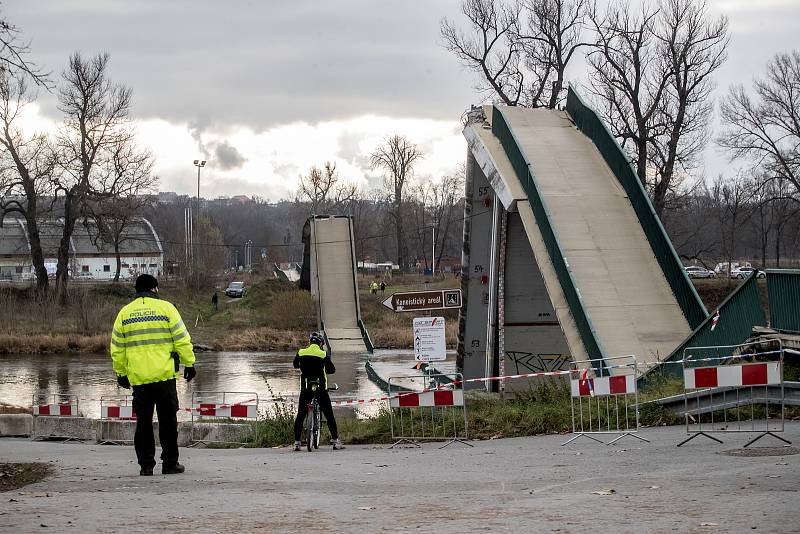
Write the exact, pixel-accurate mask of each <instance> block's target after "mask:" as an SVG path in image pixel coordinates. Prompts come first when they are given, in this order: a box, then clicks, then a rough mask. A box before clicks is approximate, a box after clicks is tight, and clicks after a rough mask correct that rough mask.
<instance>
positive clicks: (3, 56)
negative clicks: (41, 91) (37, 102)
mask: <svg viewBox="0 0 800 534" xmlns="http://www.w3.org/2000/svg"><path fill="white" fill-rule="evenodd" d="M29 55H30V44H29V43H28V42H27V41H23V40H22V39H21V38H20V30H19V28H17V27H16V26H14V25H13V24H11V23H10V22H8V21H7V20H5V19H0V72H3V73H5V74H8V73H14V75H15V76H17V77H20V78H24V77H28V78H29V79H31V80H33V82H34V83H35V84H36V85H38V86H41V87H45V88H48V89H49V88H50V85H51V84H50V81H49V79H48V76H49V73H48V72H45V71H43V70H42V68H41V67H39V66H38V65H37V64H36V63H34V62H33V61H31V60H30V59H29V58H28V56H29Z"/></svg>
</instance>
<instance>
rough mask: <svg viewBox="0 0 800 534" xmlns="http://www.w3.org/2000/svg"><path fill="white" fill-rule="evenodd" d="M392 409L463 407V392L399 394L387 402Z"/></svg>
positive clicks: (442, 391)
mask: <svg viewBox="0 0 800 534" xmlns="http://www.w3.org/2000/svg"><path fill="white" fill-rule="evenodd" d="M389 406H391V407H392V408H413V407H428V406H464V390H461V389H457V390H441V391H426V392H423V393H400V394H398V395H395V396H393V397H392V398H391V399H390V400H389Z"/></svg>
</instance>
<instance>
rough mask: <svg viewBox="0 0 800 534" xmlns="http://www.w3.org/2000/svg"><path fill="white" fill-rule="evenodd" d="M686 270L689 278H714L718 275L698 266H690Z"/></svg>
mask: <svg viewBox="0 0 800 534" xmlns="http://www.w3.org/2000/svg"><path fill="white" fill-rule="evenodd" d="M684 269H685V270H686V274H687V275H688V276H689V278H714V277H716V276H717V273H715V272H714V271H709V270H708V269H706V268H705V267H700V266H698V265H690V266H688V267H684Z"/></svg>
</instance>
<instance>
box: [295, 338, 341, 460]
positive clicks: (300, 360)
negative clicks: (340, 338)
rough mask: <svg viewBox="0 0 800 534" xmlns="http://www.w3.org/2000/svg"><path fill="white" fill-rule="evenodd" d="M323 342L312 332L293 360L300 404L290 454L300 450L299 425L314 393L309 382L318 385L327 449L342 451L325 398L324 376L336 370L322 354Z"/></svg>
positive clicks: (301, 425)
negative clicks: (325, 423)
mask: <svg viewBox="0 0 800 534" xmlns="http://www.w3.org/2000/svg"><path fill="white" fill-rule="evenodd" d="M324 347H325V339H324V338H323V337H322V334H320V333H319V332H312V333H311V336H309V345H308V347H306V348H304V349H300V350H298V351H297V354H295V356H294V362H293V365H294V368H295V369H300V400H299V401H298V405H297V417H296V418H295V420H294V450H295V451H299V450H300V434H301V432H302V431H303V421H305V418H306V411H307V409H308V403H309V402H311V399H313V396H314V392H313V391H312V390H311V385H310V382H311V381H312V380H318V381H319V387H318V388H317V391H316V395H317V402H319V407H320V409H321V410H322V413H323V415H325V420H326V421H327V422H328V430H330V433H331V445H333V450H335V451H336V450H339V449H344V446H343V445H342V441H341V440H340V439H339V431H338V429H337V428H336V418H335V417H334V416H333V407H332V406H331V398H330V396H329V395H328V374H329V373H330V374H334V373H335V372H336V367H334V365H333V361H332V360H331V357H330V355H329V354H328V353H327V352H325V348H324Z"/></svg>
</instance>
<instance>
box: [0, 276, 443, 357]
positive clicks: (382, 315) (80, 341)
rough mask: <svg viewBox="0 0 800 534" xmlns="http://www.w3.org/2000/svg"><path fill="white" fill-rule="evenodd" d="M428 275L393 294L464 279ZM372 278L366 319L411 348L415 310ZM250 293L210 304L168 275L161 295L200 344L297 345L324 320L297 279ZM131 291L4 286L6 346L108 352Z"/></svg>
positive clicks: (1, 341) (403, 281)
mask: <svg viewBox="0 0 800 534" xmlns="http://www.w3.org/2000/svg"><path fill="white" fill-rule="evenodd" d="M423 280H424V279H423V278H422V277H417V276H413V277H396V278H395V279H393V280H390V286H389V287H388V288H387V292H386V295H389V294H391V293H392V292H396V291H409V290H421V289H427V288H428V286H429V285H430V286H431V289H433V288H438V287H457V286H458V282H457V280H447V281H439V282H436V283H433V284H425V283H424V282H423ZM371 281H372V279H371V278H366V277H359V286H360V287H359V293H360V299H361V310H362V315H363V318H364V321H365V323H366V325H367V328H368V330H369V332H370V335H371V336H372V341H373V343H374V344H375V346H377V347H379V348H411V347H412V340H411V319H412V317H413V314H408V313H394V312H392V311H391V310H389V309H387V308H386V307H384V306H382V305H381V301H382V300H383V298H384V296H382V295H380V294H378V295H371V294H370V293H369V290H368V289H367V286H368V285H369V283H370V282H371ZM251 283H252V285H250V286H249V287H248V292H247V296H246V297H245V298H243V299H229V298H228V297H226V296H225V295H224V294H223V292H222V289H218V294H219V297H220V299H219V309H217V310H214V309H213V307H212V305H211V295H212V293H213V291H214V290H213V289H206V290H202V291H194V290H190V289H188V288H185V287H182V286H178V285H170V284H169V283H162V287H161V288H160V289H161V296H162V297H163V298H165V299H167V300H169V301H170V302H172V303H173V304H175V306H176V307H177V308H178V311H180V313H181V316H182V317H183V320H184V322H185V323H186V324H187V325H188V327H189V332H190V333H191V335H192V339H193V341H194V342H195V343H196V344H201V345H205V346H208V347H210V348H213V349H215V350H226V351H291V350H295V349H296V348H297V347H298V346H301V345H303V344H304V343H306V342H307V340H308V334H309V332H311V331H313V330H315V329H316V327H317V320H316V307H315V304H314V300H313V298H312V297H311V295H310V293H308V292H307V291H301V290H299V289H298V288H297V286H296V285H295V284H292V283H288V282H281V281H278V280H274V279H265V278H262V279H256V280H253V281H252V282H251ZM131 298H132V289H131V287H130V285H97V286H85V285H78V284H74V285H73V286H72V287H71V288H70V292H69V297H68V299H67V301H66V303H63V304H61V303H59V302H58V301H57V300H56V299H55V296H54V295H53V294H52V292H51V294H48V295H45V296H40V295H37V294H36V292H35V291H33V289H31V288H13V287H3V288H0V302H2V303H3V305H2V306H0V353H7V354H40V353H45V354H47V353H54V354H57V353H102V352H105V351H106V350H107V345H108V336H109V334H110V332H111V327H112V325H113V322H114V318H115V317H116V314H117V312H118V311H119V309H120V308H121V307H122V306H124V305H125V304H126V303H128V302H130V300H131ZM443 315H444V316H445V317H446V318H447V338H448V346H450V347H452V348H455V344H456V338H457V335H458V312H456V311H448V312H445V313H444V314H443Z"/></svg>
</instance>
